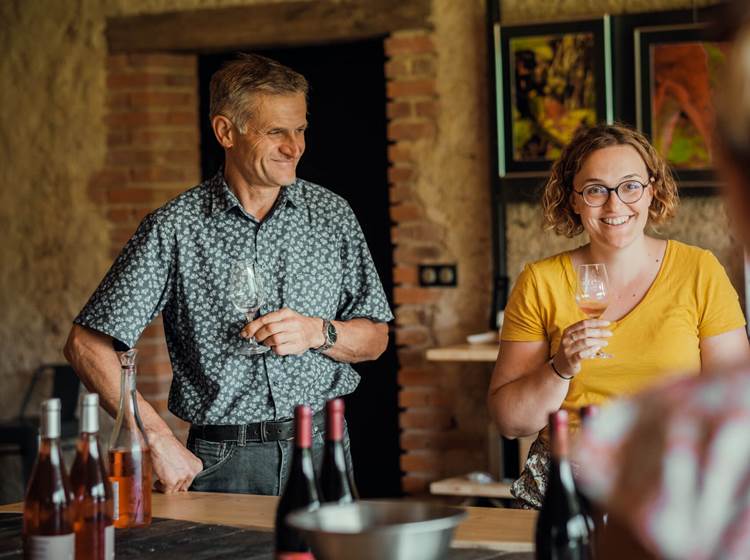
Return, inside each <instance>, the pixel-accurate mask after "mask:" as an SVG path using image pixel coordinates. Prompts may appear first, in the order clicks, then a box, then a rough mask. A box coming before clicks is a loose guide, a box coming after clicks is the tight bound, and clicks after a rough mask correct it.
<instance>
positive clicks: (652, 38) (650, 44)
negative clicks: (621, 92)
mask: <svg viewBox="0 0 750 560" xmlns="http://www.w3.org/2000/svg"><path fill="white" fill-rule="evenodd" d="M707 29H708V26H707V24H706V23H704V22H696V23H684V24H675V25H660V26H648V27H637V28H636V29H635V30H634V37H633V39H634V47H635V61H634V62H635V64H634V67H635V68H634V69H635V122H636V126H637V128H638V130H640V131H641V132H643V133H644V134H646V135H647V136H648V137H649V138H650V139H651V141H652V143H653V144H654V146H655V147H657V149H659V146H660V145H661V141H660V139H659V138H658V136H660V133H659V126H658V124H655V123H658V119H659V118H660V117H659V116H658V115H654V111H653V107H654V104H655V101H654V96H655V93H654V87H655V84H656V83H658V82H657V80H658V78H656V77H655V72H657V71H660V69H659V68H654V62H653V58H652V56H651V53H652V48H658V47H659V46H666V45H679V44H687V43H717V42H716V41H713V40H711V39H710V38H709V37H707V35H706V32H707ZM690 60H691V61H694V60H695V57H690ZM706 70H707V73H708V74H710V72H711V71H712V69H711V68H710V67H709V65H708V64H707V66H706ZM662 71H663V70H662ZM690 75H691V76H695V75H697V74H696V73H695V72H692V73H690ZM706 78H707V79H708V80H709V81H710V80H711V77H710V76H709V75H707V76H706ZM703 84H704V85H705V86H706V87H707V88H708V89H709V91H711V93H712V90H711V88H710V83H706V82H705V81H704V82H703ZM686 89H688V90H689V91H703V89H702V88H686ZM704 97H706V96H705V95H704ZM710 97H712V95H709V96H708V99H707V100H704V101H706V103H704V104H703V105H702V107H703V108H704V110H703V111H700V112H699V113H700V114H701V115H703V117H704V119H700V118H698V119H695V120H698V121H703V120H705V119H709V120H710V119H711V118H712V115H709V116H706V112H707V111H710V107H711V106H712V104H711V102H710V101H711V99H710ZM696 105H697V106H698V107H701V104H700V103H697V104H696ZM691 113H694V111H688V115H690V114H691ZM688 121H690V118H689V117H688ZM701 126H702V128H703V129H704V132H703V134H702V136H701V138H702V139H703V144H702V146H704V147H705V149H706V150H707V152H708V157H709V161H708V162H707V164H706V165H704V166H699V167H687V166H686V167H681V166H680V165H678V164H676V163H675V162H674V161H673V160H672V159H670V157H669V154H666V155H665V154H663V155H664V156H665V159H666V160H667V162H668V163H669V164H670V167H671V169H672V172H673V173H674V175H675V177H676V179H677V182H678V184H679V185H680V187H681V188H682V187H687V188H696V187H710V188H715V187H717V186H718V184H719V182H718V178H717V176H716V173H715V171H714V166H713V163H712V162H711V161H710V156H711V142H712V139H711V129H712V126H710V125H708V124H704V123H703V122H702V124H701ZM695 127H696V128H697V129H698V131H700V127H698V125H695ZM689 142H690V139H689V138H686V139H684V140H683V144H686V145H689ZM695 143H697V142H696V141H693V144H695ZM670 146H671V144H670ZM698 150H700V147H699V148H697V149H696V151H698Z"/></svg>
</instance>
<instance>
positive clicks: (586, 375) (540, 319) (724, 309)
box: [501, 241, 745, 412]
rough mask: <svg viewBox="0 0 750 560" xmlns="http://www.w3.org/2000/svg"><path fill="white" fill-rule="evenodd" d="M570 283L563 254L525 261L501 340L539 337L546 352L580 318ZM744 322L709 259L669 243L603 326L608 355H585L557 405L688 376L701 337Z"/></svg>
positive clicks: (695, 368)
mask: <svg viewBox="0 0 750 560" xmlns="http://www.w3.org/2000/svg"><path fill="white" fill-rule="evenodd" d="M575 283H576V274H575V271H574V269H573V264H572V262H571V260H570V254H569V253H568V252H565V253H560V254H558V255H555V256H553V257H549V258H547V259H544V260H542V261H539V262H536V263H532V264H528V265H526V267H525V268H524V270H523V272H522V273H521V275H520V276H519V277H518V281H517V282H516V285H515V286H514V288H513V292H512V293H511V296H510V299H509V301H508V305H507V306H506V308H505V319H504V321H503V329H502V333H501V339H502V340H508V341H526V342H529V341H539V340H546V341H548V342H549V355H550V356H553V355H554V354H555V353H556V352H557V348H558V346H559V345H560V338H561V336H562V332H563V331H564V330H565V328H567V327H568V326H569V325H571V324H573V323H575V322H578V321H581V320H583V319H585V318H586V315H585V314H584V313H583V311H581V310H580V309H579V308H578V306H577V305H576V302H575V296H574V293H575ZM743 325H745V318H744V316H743V314H742V309H741V308H740V304H739V299H738V297H737V293H736V292H735V290H734V288H733V287H732V284H731V283H730V282H729V278H728V277H727V274H726V272H725V270H724V267H722V266H721V264H720V263H719V261H718V260H717V259H716V257H714V255H713V254H712V253H711V252H710V251H707V250H705V249H700V248H698V247H692V246H690V245H685V244H684V243H680V242H677V241H668V242H667V250H666V252H665V254H664V261H663V262H662V264H661V268H660V270H659V273H658V274H657V276H656V279H655V280H654V282H653V284H652V285H651V287H650V288H649V290H648V291H647V292H646V295H645V296H644V297H643V299H642V300H641V301H640V303H638V305H637V306H636V307H635V308H633V309H632V310H631V311H630V312H629V313H628V314H627V315H625V316H624V317H623V318H622V319H620V320H619V321H613V322H612V324H611V325H610V330H611V331H612V336H611V337H610V338H609V345H608V346H607V347H606V351H607V352H608V353H610V354H612V356H613V357H612V358H611V359H589V360H584V361H583V364H582V368H581V371H580V373H579V374H578V375H576V377H575V378H574V379H573V380H572V381H571V382H570V388H569V389H568V394H567V396H566V397H565V400H564V401H563V404H562V408H564V409H567V410H569V411H572V412H577V410H578V408H580V407H581V406H584V405H588V404H601V403H603V402H605V401H606V400H608V399H610V398H612V397H617V396H621V395H628V394H632V393H635V392H638V391H640V390H642V389H644V388H646V387H648V386H649V385H652V384H654V383H655V382H658V381H660V380H663V379H665V378H667V377H670V376H674V375H686V374H693V375H695V374H697V373H699V372H700V368H701V356H700V347H699V342H700V339H702V338H707V337H711V336H715V335H718V334H722V333H725V332H728V331H731V330H734V329H737V328H739V327H742V326H743ZM550 375H551V374H550Z"/></svg>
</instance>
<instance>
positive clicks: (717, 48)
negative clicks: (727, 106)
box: [634, 23, 729, 187]
mask: <svg viewBox="0 0 750 560" xmlns="http://www.w3.org/2000/svg"><path fill="white" fill-rule="evenodd" d="M705 28H706V26H705V24H700V23H699V24H686V25H674V26H661V27H643V28H637V29H636V30H635V35H634V40H635V72H636V75H635V92H636V123H637V126H638V128H639V129H640V130H641V131H643V132H644V133H646V134H647V135H648V136H649V137H650V138H651V141H652V143H653V144H654V146H655V147H656V149H657V150H658V151H659V152H660V153H661V154H662V155H663V156H664V157H665V158H666V160H667V161H668V162H669V164H670V166H671V167H672V169H673V171H674V172H675V174H676V175H677V178H678V180H679V184H680V186H688V187H690V186H692V187H705V186H712V185H714V184H715V183H716V178H715V176H714V173H713V137H712V130H713V123H714V112H713V106H712V98H713V92H714V89H715V85H716V81H717V79H718V77H719V74H720V73H721V70H722V68H723V65H724V63H725V60H726V54H727V51H728V49H729V44H728V43H722V42H717V41H711V40H707V39H706V38H705V37H704V31H705Z"/></svg>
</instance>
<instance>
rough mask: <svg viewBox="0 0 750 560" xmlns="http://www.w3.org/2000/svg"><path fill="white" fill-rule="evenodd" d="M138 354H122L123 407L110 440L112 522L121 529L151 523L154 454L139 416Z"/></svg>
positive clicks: (134, 351) (120, 409) (118, 412)
mask: <svg viewBox="0 0 750 560" xmlns="http://www.w3.org/2000/svg"><path fill="white" fill-rule="evenodd" d="M136 354H137V350H135V349H131V350H128V351H127V352H123V353H122V354H121V355H120V362H121V364H122V374H121V377H120V407H119V409H118V411H117V419H116V420H115V426H114V428H113V429H112V436H111V437H110V440H109V480H110V482H111V483H112V497H113V502H114V511H113V514H112V519H113V520H114V525H115V527H117V528H118V529H122V528H126V527H145V526H147V525H150V524H151V452H150V449H149V445H148V439H147V438H146V432H145V431H144V429H143V423H142V422H141V417H140V415H139V414H138V401H137V393H136V390H135V378H136V368H135V357H136Z"/></svg>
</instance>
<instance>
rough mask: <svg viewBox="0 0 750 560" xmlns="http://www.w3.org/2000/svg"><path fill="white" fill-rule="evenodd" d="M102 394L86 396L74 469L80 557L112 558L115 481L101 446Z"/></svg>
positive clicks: (85, 559) (72, 480) (92, 559)
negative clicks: (100, 404) (108, 472)
mask: <svg viewBox="0 0 750 560" xmlns="http://www.w3.org/2000/svg"><path fill="white" fill-rule="evenodd" d="M98 436H99V395H97V394H96V393H91V394H88V395H85V396H84V397H83V403H82V405H81V435H80V438H79V439H78V444H77V446H76V458H75V461H74V462H73V467H72V468H71V469H70V484H71V486H72V488H73V496H74V500H75V508H76V515H75V522H74V524H73V526H74V528H75V533H76V560H112V559H113V558H114V557H115V528H114V525H113V524H112V514H113V511H114V505H113V502H112V484H111V483H110V482H109V477H108V476H107V468H106V466H105V465H104V457H102V454H101V446H100V445H99V437H98Z"/></svg>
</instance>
